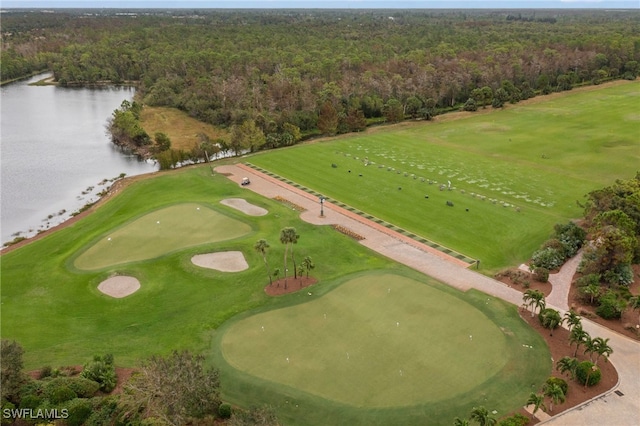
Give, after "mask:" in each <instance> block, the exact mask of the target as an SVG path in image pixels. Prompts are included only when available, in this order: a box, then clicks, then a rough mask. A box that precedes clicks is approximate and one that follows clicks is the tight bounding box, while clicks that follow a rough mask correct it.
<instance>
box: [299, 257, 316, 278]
mask: <svg viewBox="0 0 640 426" xmlns="http://www.w3.org/2000/svg"><path fill="white" fill-rule="evenodd" d="M302 265H303V266H304V268H305V269H306V270H307V278H309V271H310V270H311V269H313V268H315V267H316V265H314V264H313V261H312V260H311V256H307V257H305V258H304V260H303V261H302Z"/></svg>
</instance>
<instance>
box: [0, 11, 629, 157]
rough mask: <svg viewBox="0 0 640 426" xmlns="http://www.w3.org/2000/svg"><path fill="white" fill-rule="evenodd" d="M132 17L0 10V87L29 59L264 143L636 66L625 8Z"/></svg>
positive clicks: (614, 74)
mask: <svg viewBox="0 0 640 426" xmlns="http://www.w3.org/2000/svg"><path fill="white" fill-rule="evenodd" d="M136 13H137V16H136V17H135V18H132V17H131V16H127V17H123V16H119V15H115V14H113V13H110V14H106V15H105V14H97V13H96V14H93V15H91V16H87V14H80V13H79V12H78V13H75V14H74V13H72V12H66V13H61V12H56V13H55V14H51V15H55V16H52V17H46V16H43V15H42V14H33V17H32V16H29V17H28V18H25V17H24V16H23V14H18V13H15V14H14V13H9V14H6V17H4V16H3V31H4V33H3V48H2V55H3V57H2V67H3V69H2V75H3V77H2V78H3V79H5V77H7V78H9V77H13V76H16V75H19V74H21V73H25V72H26V68H28V67H26V66H21V65H20V64H21V63H25V62H26V63H29V64H31V68H32V69H38V68H41V67H42V66H43V64H46V68H47V69H49V70H51V71H52V72H53V73H54V76H55V78H56V80H57V81H58V83H59V84H61V85H74V84H95V83H99V82H112V83H123V82H135V84H136V85H137V87H138V95H139V100H140V101H141V102H142V103H144V104H148V105H156V106H170V107H175V108H179V109H181V110H183V111H186V112H187V113H188V114H189V115H191V116H193V117H195V118H198V119H200V120H202V121H204V122H207V123H211V124H214V125H219V126H228V127H231V126H233V125H237V126H240V125H242V124H243V123H245V122H246V121H248V120H254V121H257V122H258V123H262V124H259V126H261V128H262V130H263V134H264V136H265V139H266V141H265V144H264V146H265V147H273V146H282V145H286V144H291V143H294V142H293V139H292V138H291V137H290V134H291V132H288V131H287V130H286V129H285V126H294V128H297V129H299V130H300V132H301V133H302V135H303V137H304V136H309V135H314V134H328V135H331V134H338V133H345V132H352V131H360V130H362V129H363V128H364V127H365V126H366V125H367V124H371V123H375V122H378V121H387V122H395V121H400V120H403V119H405V118H424V119H429V118H431V117H432V116H433V115H435V114H438V113H441V112H445V111H448V110H451V109H458V108H459V107H461V106H463V105H465V103H467V102H469V103H470V104H469V105H468V106H467V108H468V109H473V105H472V104H473V103H475V104H476V107H480V106H485V105H494V106H496V107H500V106H503V105H504V104H505V103H507V102H518V101H519V100H521V99H526V98H528V97H531V96H534V95H536V94H539V93H550V92H553V91H558V90H568V89H571V88H572V87H575V86H576V85H582V84H593V83H596V84H597V83H599V82H601V81H605V80H608V79H613V78H629V79H634V78H636V76H637V74H638V71H639V66H638V61H639V60H640V35H639V34H638V33H637V27H638V24H639V23H640V14H639V13H636V12H634V11H626V12H604V11H602V12H599V11H588V12H586V11H578V12H569V11H545V12H541V11H537V12H531V11H529V12H527V11H522V12H521V13H519V14H518V15H517V16H518V19H514V16H516V15H514V14H513V11H509V12H506V11H505V12H500V11H478V10H476V11H430V10H405V11H403V10H393V11H390V10H386V11H385V10H368V11H310V10H294V11H291V10H289V11H284V10H280V11H278V10H271V11H213V10H212V11H186V10H185V11H172V12H160V11H156V12H155V13H146V14H145V13H142V11H137V12H136ZM32 21H33V22H34V24H33V25H34V26H35V25H36V24H37V27H30V26H29V23H30V22H32ZM47 24H48V25H47ZM62 24H64V25H62Z"/></svg>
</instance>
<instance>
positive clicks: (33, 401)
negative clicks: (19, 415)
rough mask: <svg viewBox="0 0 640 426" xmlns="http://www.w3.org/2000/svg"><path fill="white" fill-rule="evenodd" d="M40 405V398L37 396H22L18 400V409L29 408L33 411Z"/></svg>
mask: <svg viewBox="0 0 640 426" xmlns="http://www.w3.org/2000/svg"><path fill="white" fill-rule="evenodd" d="M40 404H42V398H40V397H39V396H38V395H34V394H29V395H25V396H23V397H22V398H21V399H20V408H30V409H32V410H35V409H36V408H38V406H40Z"/></svg>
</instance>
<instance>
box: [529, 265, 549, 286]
mask: <svg viewBox="0 0 640 426" xmlns="http://www.w3.org/2000/svg"><path fill="white" fill-rule="evenodd" d="M533 279H534V280H536V281H538V282H541V283H546V282H548V281H549V270H548V269H547V268H543V267H540V266H539V267H537V268H534V269H533Z"/></svg>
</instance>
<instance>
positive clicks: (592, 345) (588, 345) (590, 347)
mask: <svg viewBox="0 0 640 426" xmlns="http://www.w3.org/2000/svg"><path fill="white" fill-rule="evenodd" d="M596 339H597V337H596V338H593V339H592V338H591V337H587V338H585V339H584V343H583V345H584V354H585V355H586V354H587V353H588V354H589V361H591V362H593V353H594V352H595V351H596V349H598V347H597V345H598V344H597V341H596Z"/></svg>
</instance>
